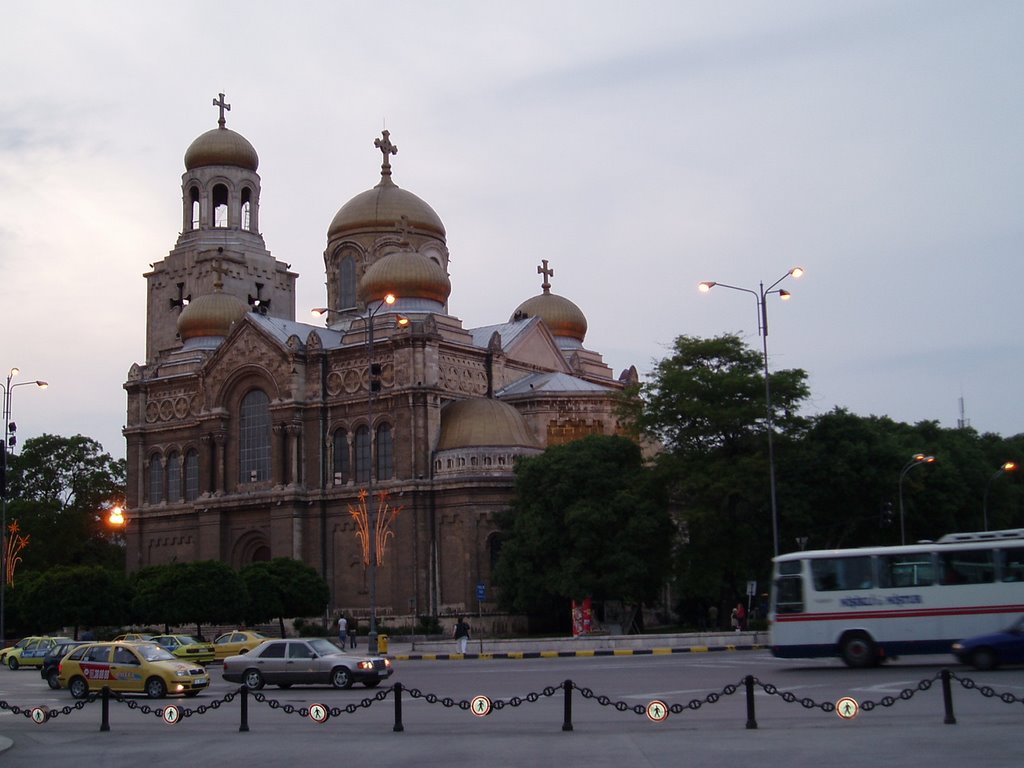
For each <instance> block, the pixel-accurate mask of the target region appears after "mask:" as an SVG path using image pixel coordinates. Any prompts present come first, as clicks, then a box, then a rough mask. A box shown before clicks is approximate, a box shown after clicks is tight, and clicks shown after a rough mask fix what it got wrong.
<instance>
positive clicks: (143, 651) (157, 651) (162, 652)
mask: <svg viewBox="0 0 1024 768" xmlns="http://www.w3.org/2000/svg"><path fill="white" fill-rule="evenodd" d="M135 650H137V651H138V652H139V655H140V656H142V658H144V659H145V660H146V661H177V659H176V658H175V657H174V656H173V655H171V653H170V652H169V651H168V650H167V649H166V648H161V647H160V646H159V645H156V644H155V643H154V644H152V645H142V644H141V643H140V644H139V645H136V646H135Z"/></svg>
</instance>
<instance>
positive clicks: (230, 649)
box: [213, 629, 267, 659]
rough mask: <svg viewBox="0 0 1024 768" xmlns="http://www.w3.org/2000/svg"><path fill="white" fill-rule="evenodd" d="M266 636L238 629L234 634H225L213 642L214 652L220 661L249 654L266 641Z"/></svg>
mask: <svg viewBox="0 0 1024 768" xmlns="http://www.w3.org/2000/svg"><path fill="white" fill-rule="evenodd" d="M266 639H267V638H266V636H265V635H261V634H260V633H259V632H253V631H251V630H248V629H236V630H234V631H232V632H225V633H224V634H223V635H220V636H219V637H218V638H217V639H216V640H214V641H213V652H214V653H215V654H216V657H217V658H218V659H226V658H227V657H228V656H239V655H241V654H245V653H248V652H249V651H251V650H252V649H253V648H255V647H256V646H257V645H259V644H260V643H262V642H263V641H264V640H266Z"/></svg>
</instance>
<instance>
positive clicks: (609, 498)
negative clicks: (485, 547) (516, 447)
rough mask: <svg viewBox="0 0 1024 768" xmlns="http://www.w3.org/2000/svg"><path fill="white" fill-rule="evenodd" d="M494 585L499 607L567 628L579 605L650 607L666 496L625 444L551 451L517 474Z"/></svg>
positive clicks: (664, 551)
mask: <svg viewBox="0 0 1024 768" xmlns="http://www.w3.org/2000/svg"><path fill="white" fill-rule="evenodd" d="M499 523H500V525H501V527H502V531H503V534H502V547H501V552H500V555H499V558H498V563H497V565H496V569H495V573H494V580H495V584H496V585H497V586H498V588H499V594H500V600H501V602H502V604H503V605H504V606H505V607H506V608H508V609H510V610H513V611H516V612H523V613H529V614H532V615H534V616H535V617H543V618H546V619H547V620H548V621H555V622H557V623H558V624H561V625H565V624H567V623H568V619H569V607H570V602H571V601H572V600H574V599H575V600H582V599H583V598H585V597H590V598H592V599H594V600H597V601H605V600H621V601H623V602H624V603H626V604H630V605H638V604H640V603H643V602H645V601H649V600H652V599H653V598H655V597H656V596H657V594H658V591H659V589H660V587H661V586H662V584H663V583H664V577H665V574H666V571H667V565H668V558H669V548H670V546H671V539H672V524H671V520H670V518H669V515H668V509H667V503H666V498H665V494H664V492H663V490H662V488H661V486H660V485H659V484H658V482H657V479H656V477H655V476H654V475H653V473H652V472H651V471H650V470H649V469H647V468H646V467H645V466H644V462H643V458H642V455H641V452H640V448H639V447H638V446H637V445H636V443H634V442H633V441H631V440H628V439H626V438H623V437H603V436H592V437H587V438H585V439H583V440H578V441H575V442H572V443H568V444H566V445H560V446H555V447H552V448H548V449H547V450H546V451H545V452H544V453H543V454H541V455H539V456H536V457H531V458H527V459H522V460H521V461H520V462H519V463H518V465H517V467H516V496H515V501H514V503H513V507H512V509H511V510H510V511H509V512H508V513H506V514H505V515H503V516H502V517H501V518H500V520H499Z"/></svg>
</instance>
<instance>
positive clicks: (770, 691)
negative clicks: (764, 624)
mask: <svg viewBox="0 0 1024 768" xmlns="http://www.w3.org/2000/svg"><path fill="white" fill-rule="evenodd" d="M937 680H941V682H942V694H943V702H944V705H945V714H946V719H945V723H946V724H950V725H952V724H955V723H956V718H955V716H954V714H953V701H952V693H951V685H950V681H951V680H956V681H957V682H958V683H960V686H961V687H962V688H964V689H966V690H969V691H977V692H978V693H979V694H981V695H982V696H983V697H985V698H988V699H998V700H999V701H1002V702H1003V703H1005V704H1016V705H1019V704H1024V697H1022V696H1017V695H1015V694H1013V693H1009V692H999V691H996V690H995V689H994V688H992V687H991V686H988V685H979V684H978V683H977V682H976V681H974V680H972V679H971V678H968V677H964V676H961V675H958V674H956V673H955V672H951V671H950V670H948V669H943V670H941V671H940V672H938V673H936V674H935V675H934V676H932V677H930V678H925V679H922V680H920V681H919V682H918V683H917V684H916V685H915V686H913V687H908V688H904V689H903V690H901V691H900V692H899V693H898V694H895V695H887V696H883V697H882V698H881V699H879V700H877V701H864V702H860V703H859V707H860V709H861V710H863V711H865V712H871V711H873V710H875V709H877V708H878V707H885V708H889V707H893V706H895V705H896V704H898V703H900V702H903V701H910V700H911V699H912V698H914V696H916V695H917V694H918V693H923V692H926V691H930V690H931V689H932V687H933V685H934V684H935V682H936V681H937ZM755 688H760V689H761V690H762V691H764V693H765V694H767V695H769V696H777V697H778V698H779V699H781V700H782V701H784V702H786V703H787V704H799V705H800V706H801V707H803V708H804V709H806V710H812V709H818V710H821V711H822V712H826V713H831V712H835V711H836V704H835V703H833V702H831V701H822V702H819V701H815V700H814V699H812V698H810V697H799V696H797V695H796V694H795V693H793V692H792V691H784V690H780V689H779V688H778V687H777V686H775V685H773V684H771V683H768V682H764V681H762V680H759V679H758V678H756V677H754V676H752V675H748V676H746V677H744V678H743V679H742V680H740V681H739V682H738V683H730V684H728V685H725V686H724V687H723V688H722V689H721V690H720V691H712V692H710V693H708V694H707V695H705V696H704V697H703V698H694V699H691V700H690V701H688V702H685V703H682V702H679V703H675V704H667V703H666V704H665V705H664V709H667V711H668V712H670V713H672V714H677V715H678V714H683V713H684V712H686V711H688V710H689V711H691V712H693V711H696V710H699V709H701V708H702V707H703V706H705V705H708V704H717V703H719V702H720V701H722V700H723V699H725V698H728V697H730V696H733V695H735V694H736V693H738V692H740V691H741V690H745V691H746V699H747V728H757V721H756V719H755V712H754V689H755ZM573 691H577V692H579V694H580V696H581V697H582V698H584V699H587V700H591V701H595V702H596V703H597V704H599V705H601V706H603V707H611V708H613V709H615V710H616V711H618V712H622V713H633V714H635V715H647V716H648V717H651V712H650V707H649V705H643V704H632V705H631V704H628V703H626V702H624V701H616V700H613V699H611V698H610V697H608V696H606V695H604V694H598V693H595V692H594V691H593V690H592V689H590V688H587V687H584V686H580V685H577V684H576V683H574V682H573V681H572V680H566V681H565V682H563V683H561V684H559V685H553V686H547V687H545V688H543V689H541V690H539V691H533V692H531V693H528V694H526V695H525V696H512V697H511V698H508V699H497V700H494V701H490V700H489V699H488V700H487V704H488V711H501V710H503V709H505V708H506V707H512V708H516V707H520V706H523V705H525V704H534V703H536V702H538V701H540V700H541V699H542V698H544V699H548V698H551V697H552V696H555V695H556V694H557V693H559V692H562V693H563V694H564V697H565V717H564V720H563V724H562V729H563V730H566V731H569V730H572V692H573ZM403 692H404V693H406V694H408V695H409V696H410V697H411V698H413V699H419V700H422V701H424V702H426V703H427V704H439V705H441V706H442V707H445V708H448V709H459V710H461V711H464V712H468V711H470V710H471V709H472V707H473V701H477V700H478V699H480V698H484V699H486V697H476V698H475V699H474V700H473V701H470V700H467V699H454V698H452V697H450V696H443V697H442V696H438V695H437V694H435V693H431V692H424V691H422V690H420V689H419V688H406V687H404V686H403V685H402V684H401V683H395V684H394V685H393V686H391V687H388V688H382V689H381V690H379V691H377V692H376V694H375V695H374V696H372V697H368V698H364V699H362V700H361V701H359V702H353V703H350V704H347V705H345V706H344V707H339V706H334V707H327V706H326V705H324V704H318V705H315V706H317V707H321V708H323V710H324V711H325V713H326V714H329V716H330V717H339V716H341V715H342V714H349V715H351V714H355V713H356V712H358V711H360V710H363V709H369V708H370V707H372V706H374V705H375V704H378V703H380V702H383V701H385V700H386V699H388V698H389V697H393V699H394V706H395V727H394V730H395V731H402V730H403V729H404V728H403V726H402V714H401V713H402V693H403ZM250 696H251V697H252V698H253V699H254V700H255V701H256V702H258V703H260V704H264V705H266V706H267V707H268V708H269V709H272V710H280V711H282V712H283V713H284V714H286V715H298V716H299V717H302V718H307V717H311V706H314V705H310V706H298V707H297V706H294V705H292V704H288V703H282V702H281V701H279V700H277V699H275V698H272V697H269V696H267V695H266V694H264V693H260V692H258V691H253V690H251V689H249V688H247V687H246V686H244V685H243V686H241V687H240V688H238V689H236V690H234V691H229V692H228V693H226V694H225V695H224V696H222V697H221V698H219V699H215V700H213V701H210V702H204V703H202V704H200V705H199V706H196V707H183V706H178V705H177V704H174V705H172V704H167V705H162V706H152V705H150V704H149V703H147V701H137V700H135V699H132V698H129V697H127V696H125V695H124V694H123V693H120V692H116V691H110V690H109V689H107V688H104V689H103V690H102V691H96V692H91V693H89V694H88V695H87V696H86V697H84V698H82V699H79V700H78V701H76V702H74V703H73V704H68V705H66V706H64V707H60V708H52V709H51V708H49V707H45V706H37V707H21V706H17V705H15V704H10V703H8V702H6V701H2V700H0V711H9V712H11V713H12V714H14V715H21V716H23V717H25V718H29V719H32V720H35V721H36V722H38V723H43V722H47V721H50V720H56V719H58V718H60V717H68V716H70V715H72V714H74V713H76V712H80V711H82V710H83V709H84V708H85V707H87V706H89V705H90V704H93V703H96V702H97V701H100V702H101V703H102V705H103V706H102V713H103V723H102V725H101V730H109V723H108V711H107V710H108V705H109V702H110V701H111V700H113V701H114V702H116V703H118V704H123V705H125V706H126V707H127V708H128V709H130V710H135V711H138V712H140V713H141V714H143V715H152V716H154V717H156V718H158V719H165V720H167V721H168V722H170V720H168V719H167V718H166V717H165V714H168V715H171V716H173V719H174V721H175V722H177V721H178V720H179V719H180V720H185V719H188V718H190V717H193V716H202V715H205V714H207V713H209V712H215V711H217V710H219V709H221V708H222V707H224V706H226V705H229V704H232V703H234V702H235V701H236V699H240V705H241V716H242V727H241V728H240V729H239V730H242V731H246V730H248V723H247V708H248V698H249V697H250ZM656 703H658V704H661V702H656ZM171 707H173V709H170V708H171ZM474 714H479V712H474ZM326 719H327V718H324V720H326Z"/></svg>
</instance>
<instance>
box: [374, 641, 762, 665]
mask: <svg viewBox="0 0 1024 768" xmlns="http://www.w3.org/2000/svg"><path fill="white" fill-rule="evenodd" d="M766 648H768V646H767V645H761V644H749V645H718V646H708V645H693V646H687V647H683V648H621V649H595V650H584V651H502V652H496V653H396V654H390V653H389V654H387V656H388V657H389V658H391V659H394V660H395V661H471V660H479V661H492V660H496V659H498V660H503V659H516V660H518V659H569V658H593V657H599V656H669V655H672V654H676V653H722V652H732V651H763V650H765V649H766Z"/></svg>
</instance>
